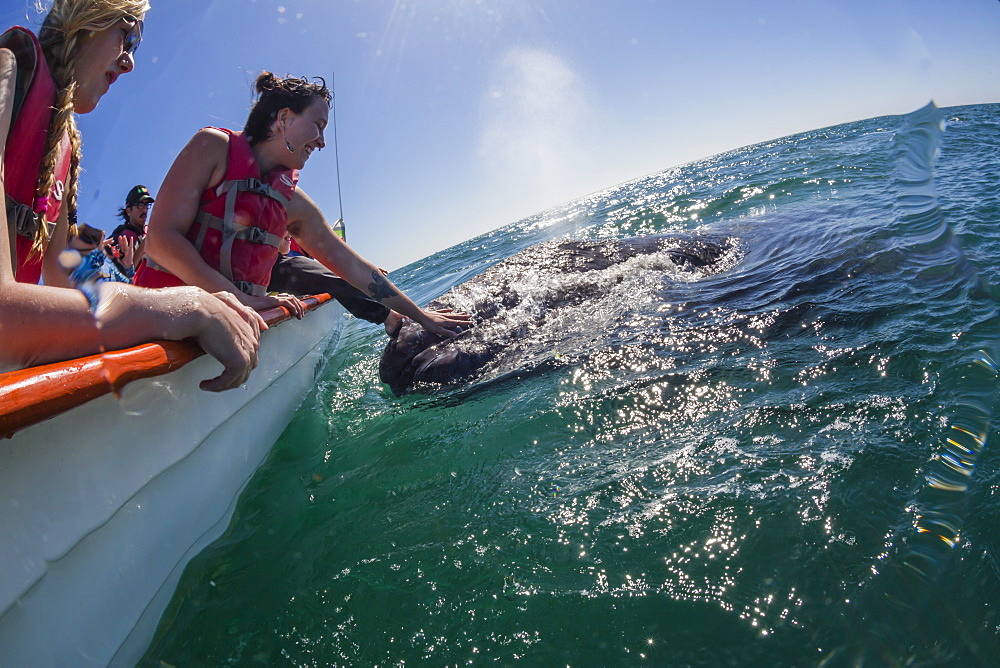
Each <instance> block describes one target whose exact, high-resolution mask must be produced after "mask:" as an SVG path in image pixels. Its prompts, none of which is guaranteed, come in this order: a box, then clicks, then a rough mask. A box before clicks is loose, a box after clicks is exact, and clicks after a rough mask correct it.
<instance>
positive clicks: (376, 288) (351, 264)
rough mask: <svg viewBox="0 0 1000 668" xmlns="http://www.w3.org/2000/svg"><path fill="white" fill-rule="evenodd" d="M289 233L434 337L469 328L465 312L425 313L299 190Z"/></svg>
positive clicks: (326, 263)
mask: <svg viewBox="0 0 1000 668" xmlns="http://www.w3.org/2000/svg"><path fill="white" fill-rule="evenodd" d="M288 231H289V232H291V234H292V235H293V236H294V237H295V239H296V241H298V242H299V245H300V246H302V248H303V249H304V250H305V251H306V252H307V253H309V254H310V255H312V256H313V257H314V258H316V259H317V260H319V262H320V263H322V264H323V265H324V266H326V267H327V268H328V269H330V270H331V271H333V272H334V273H335V274H337V275H338V276H340V277H341V278H343V279H344V280H345V281H347V282H348V283H350V284H351V285H353V286H354V287H356V288H358V289H359V290H361V291H362V292H364V293H365V294H367V295H369V296H371V298H372V299H374V300H376V301H378V302H380V303H382V304H385V305H386V306H388V307H389V308H390V309H392V310H393V311H396V312H397V313H401V314H403V315H405V316H407V317H409V318H411V319H413V320H414V321H416V322H418V323H419V324H420V325H421V326H423V327H424V328H425V329H426V330H428V331H430V332H433V333H435V334H442V335H444V336H450V337H455V336H458V333H457V332H459V331H461V330H462V329H464V328H466V327H468V326H469V323H470V318H469V316H468V315H466V314H465V313H453V312H444V311H427V310H424V309H422V308H420V307H419V306H417V305H416V304H414V303H413V301H412V300H411V299H410V298H409V297H407V296H406V295H405V294H404V293H403V292H402V290H400V289H399V288H397V287H396V286H395V285H393V284H392V282H391V281H390V280H389V279H388V278H386V277H385V275H384V274H383V273H382V272H381V271H380V270H379V268H378V267H376V266H375V265H374V264H372V263H371V262H368V261H367V260H365V259H364V258H363V257H361V256H360V255H358V254H357V253H355V252H354V250H353V249H352V248H351V247H350V246H348V245H347V244H345V243H344V242H343V241H342V240H341V239H340V238H339V237H337V236H336V235H335V234H333V230H332V229H331V228H330V226H329V225H328V224H327V221H326V219H325V218H324V217H323V212H322V211H320V209H319V207H318V206H316V203H315V202H313V201H312V199H310V197H309V196H308V195H307V194H306V193H305V192H304V191H303V190H302V189H301V188H299V189H297V190H296V191H295V195H294V196H293V197H292V201H291V203H290V204H289V205H288Z"/></svg>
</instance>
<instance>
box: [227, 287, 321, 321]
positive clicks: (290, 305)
mask: <svg viewBox="0 0 1000 668" xmlns="http://www.w3.org/2000/svg"><path fill="white" fill-rule="evenodd" d="M236 298H237V299H239V300H240V301H241V302H242V303H243V304H245V305H246V306H249V307H250V308H252V309H254V310H256V311H263V310H265V309H269V308H274V307H275V306H283V307H284V308H286V309H288V312H289V313H291V314H292V315H293V316H295V317H296V318H298V319H299V320H301V319H302V316H303V315H305V312H306V307H305V304H303V303H302V302H300V301H299V300H298V299H297V298H296V297H295V296H294V295H290V294H288V293H287V292H279V293H276V294H274V295H268V296H265V297H254V296H253V295H248V294H245V293H243V292H241V293H239V295H237V296H236Z"/></svg>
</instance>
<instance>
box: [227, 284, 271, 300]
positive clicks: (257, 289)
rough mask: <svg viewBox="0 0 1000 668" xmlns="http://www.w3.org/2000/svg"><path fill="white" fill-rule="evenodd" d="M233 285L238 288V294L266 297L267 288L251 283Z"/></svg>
mask: <svg viewBox="0 0 1000 668" xmlns="http://www.w3.org/2000/svg"><path fill="white" fill-rule="evenodd" d="M233 285H235V286H236V287H237V288H239V290H240V292H245V293H247V294H248V295H253V296H254V297H266V296H267V286H264V285H258V284H257V283H251V282H250V281H233Z"/></svg>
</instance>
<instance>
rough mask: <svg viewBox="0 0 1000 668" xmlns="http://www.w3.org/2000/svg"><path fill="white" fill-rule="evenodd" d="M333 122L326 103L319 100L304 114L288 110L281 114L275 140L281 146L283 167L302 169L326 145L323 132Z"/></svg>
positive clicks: (278, 118)
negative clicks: (310, 157)
mask: <svg viewBox="0 0 1000 668" xmlns="http://www.w3.org/2000/svg"><path fill="white" fill-rule="evenodd" d="M329 119H330V109H329V108H328V107H327V104H326V100H323V99H322V98H319V97H317V98H316V99H315V100H314V101H313V103H312V104H310V105H309V106H308V107H306V108H305V110H303V112H302V113H301V114H296V113H295V112H293V111H292V110H291V109H288V108H285V109H282V110H281V111H279V112H278V117H277V123H276V124H275V125H276V131H275V133H274V139H275V140H276V143H278V144H280V146H279V150H278V151H277V153H278V155H280V156H281V159H280V162H281V164H282V165H284V166H285V167H287V168H289V169H302V168H303V167H304V166H305V164H306V161H307V160H308V159H309V156H310V155H311V154H312V152H313V151H315V150H317V149H321V148H323V147H324V146H326V140H325V139H324V136H323V133H324V131H325V130H326V126H327V123H328V122H329ZM285 142H287V146H286V145H285ZM289 146H290V147H291V151H289V150H288V147H289Z"/></svg>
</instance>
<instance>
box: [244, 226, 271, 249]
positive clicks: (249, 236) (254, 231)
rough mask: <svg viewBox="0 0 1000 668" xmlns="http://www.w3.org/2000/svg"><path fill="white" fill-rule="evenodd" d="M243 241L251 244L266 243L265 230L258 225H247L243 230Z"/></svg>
mask: <svg viewBox="0 0 1000 668" xmlns="http://www.w3.org/2000/svg"><path fill="white" fill-rule="evenodd" d="M244 234H245V236H244V237H243V240H244V241H248V242H250V243H252V244H258V245H259V244H266V243H267V230H264V229H262V228H259V227H248V228H246V230H245V232H244Z"/></svg>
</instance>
